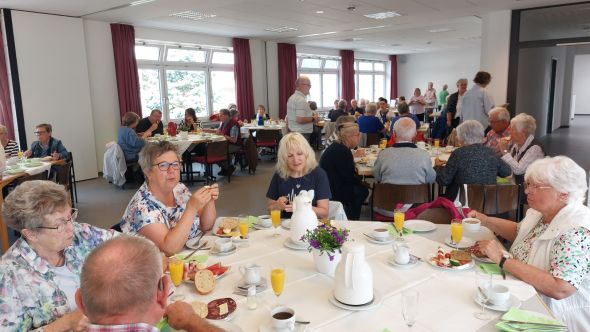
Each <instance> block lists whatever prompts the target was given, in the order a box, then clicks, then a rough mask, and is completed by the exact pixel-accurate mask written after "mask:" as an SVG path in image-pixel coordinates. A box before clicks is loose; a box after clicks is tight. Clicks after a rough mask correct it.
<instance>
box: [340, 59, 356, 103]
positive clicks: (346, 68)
mask: <svg viewBox="0 0 590 332" xmlns="http://www.w3.org/2000/svg"><path fill="white" fill-rule="evenodd" d="M340 59H341V66H340V77H341V78H342V84H341V85H342V92H341V94H340V96H341V98H342V99H344V100H346V101H347V102H349V103H350V100H351V99H354V51H349V50H341V51H340Z"/></svg>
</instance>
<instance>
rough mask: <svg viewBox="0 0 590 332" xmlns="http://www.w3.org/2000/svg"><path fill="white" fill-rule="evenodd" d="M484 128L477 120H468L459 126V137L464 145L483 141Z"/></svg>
mask: <svg viewBox="0 0 590 332" xmlns="http://www.w3.org/2000/svg"><path fill="white" fill-rule="evenodd" d="M483 137H484V129H483V126H482V125H481V123H479V121H477V120H467V121H465V122H463V123H462V124H460V125H459V126H458V127H457V138H458V139H459V141H460V142H461V144H463V145H471V144H477V143H481V142H483Z"/></svg>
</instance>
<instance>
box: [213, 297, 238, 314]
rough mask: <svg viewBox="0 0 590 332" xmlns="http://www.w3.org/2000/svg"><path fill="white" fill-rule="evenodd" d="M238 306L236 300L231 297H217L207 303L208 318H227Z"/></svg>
mask: <svg viewBox="0 0 590 332" xmlns="http://www.w3.org/2000/svg"><path fill="white" fill-rule="evenodd" d="M236 308H237V304H236V301H234V299H232V298H230V297H226V298H222V299H217V300H213V301H211V302H209V304H207V309H208V311H209V313H208V314H207V319H225V318H226V317H227V316H229V315H230V314H231V313H232V312H234V311H235V310H236Z"/></svg>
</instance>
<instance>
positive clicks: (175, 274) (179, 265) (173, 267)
mask: <svg viewBox="0 0 590 332" xmlns="http://www.w3.org/2000/svg"><path fill="white" fill-rule="evenodd" d="M168 271H170V279H171V280H172V283H173V284H174V286H178V285H180V283H181V282H182V274H183V272H184V262H183V261H182V260H180V259H178V258H176V257H171V258H170V260H169V261H168Z"/></svg>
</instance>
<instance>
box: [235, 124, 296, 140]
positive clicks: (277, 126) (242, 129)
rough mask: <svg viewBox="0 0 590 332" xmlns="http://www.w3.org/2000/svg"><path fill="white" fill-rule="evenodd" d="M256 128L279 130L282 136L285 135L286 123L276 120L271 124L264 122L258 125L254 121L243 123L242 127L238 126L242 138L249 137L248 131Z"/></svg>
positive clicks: (256, 129)
mask: <svg viewBox="0 0 590 332" xmlns="http://www.w3.org/2000/svg"><path fill="white" fill-rule="evenodd" d="M258 130H279V131H280V132H281V135H282V136H285V135H287V124H286V123H285V122H282V121H281V122H278V123H273V124H264V125H262V126H261V125H258V124H255V123H244V125H243V126H242V127H240V135H241V136H242V138H248V137H250V133H251V132H253V131H258Z"/></svg>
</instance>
